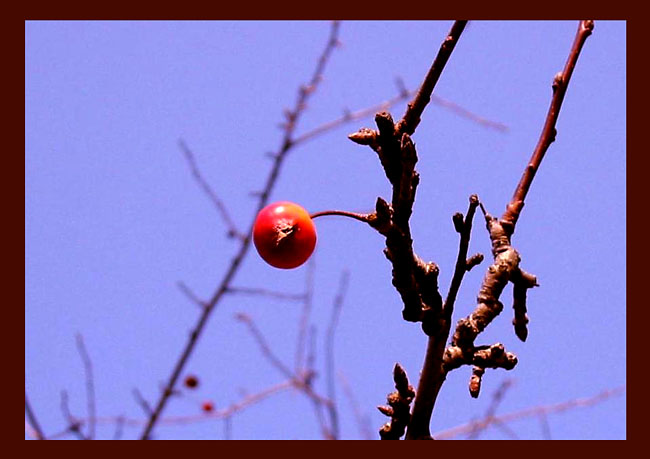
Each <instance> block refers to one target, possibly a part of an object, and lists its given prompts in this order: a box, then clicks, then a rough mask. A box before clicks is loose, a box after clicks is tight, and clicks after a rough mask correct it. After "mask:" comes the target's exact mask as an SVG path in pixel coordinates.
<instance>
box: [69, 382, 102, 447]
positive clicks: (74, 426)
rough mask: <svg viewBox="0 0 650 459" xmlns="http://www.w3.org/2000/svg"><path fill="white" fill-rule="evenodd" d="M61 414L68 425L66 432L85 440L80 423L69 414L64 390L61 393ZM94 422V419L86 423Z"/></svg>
mask: <svg viewBox="0 0 650 459" xmlns="http://www.w3.org/2000/svg"><path fill="white" fill-rule="evenodd" d="M61 413H62V414H63V418H64V419H65V420H66V422H67V423H68V427H67V432H69V433H73V434H75V435H76V436H77V437H78V438H79V439H81V440H87V438H86V436H85V435H84V434H83V432H82V431H81V424H82V423H81V421H80V420H79V419H77V418H75V417H74V416H73V415H72V413H71V412H70V406H69V404H68V392H67V391H65V390H62V391H61ZM88 422H89V423H90V422H93V423H94V422H95V418H93V419H92V421H91V420H89V421H88Z"/></svg>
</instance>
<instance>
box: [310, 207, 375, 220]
mask: <svg viewBox="0 0 650 459" xmlns="http://www.w3.org/2000/svg"><path fill="white" fill-rule="evenodd" d="M325 215H338V216H341V217H350V218H354V219H355V220H359V221H360V222H364V223H368V222H369V221H370V215H371V214H358V213H355V212H348V211H345V210H323V211H321V212H316V213H314V214H311V215H310V217H311V219H312V220H313V219H314V218H318V217H323V216H325Z"/></svg>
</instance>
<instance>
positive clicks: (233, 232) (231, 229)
mask: <svg viewBox="0 0 650 459" xmlns="http://www.w3.org/2000/svg"><path fill="white" fill-rule="evenodd" d="M178 146H179V147H180V149H181V151H182V152H183V156H185V159H186V160H187V163H188V165H189V166H190V171H191V172H192V176H193V177H194V180H196V182H197V183H198V184H199V186H200V187H201V189H202V190H203V191H204V192H205V194H206V195H207V196H208V197H209V198H210V200H211V201H212V203H213V204H214V205H215V207H216V208H217V210H218V211H219V213H220V214H221V218H222V219H223V221H224V223H225V224H226V227H227V228H228V236H229V237H236V238H238V239H244V235H243V234H241V233H240V232H239V231H238V230H237V226H236V225H235V223H234V222H233V220H232V218H231V217H230V214H229V213H228V210H226V206H225V204H224V203H223V201H222V200H221V199H219V197H218V196H217V194H216V193H215V192H214V190H213V189H212V187H211V186H210V185H209V184H208V182H207V181H206V180H205V178H203V174H201V171H200V170H199V167H198V166H197V164H196V159H195V158H194V153H192V150H190V148H189V147H188V146H187V144H186V143H185V141H184V140H183V139H180V140H179V141H178Z"/></svg>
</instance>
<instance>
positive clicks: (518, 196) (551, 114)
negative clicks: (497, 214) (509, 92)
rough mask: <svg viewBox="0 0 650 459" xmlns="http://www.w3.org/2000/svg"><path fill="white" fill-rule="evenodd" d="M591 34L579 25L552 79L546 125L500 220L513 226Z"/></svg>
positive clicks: (590, 26) (588, 28)
mask: <svg viewBox="0 0 650 459" xmlns="http://www.w3.org/2000/svg"><path fill="white" fill-rule="evenodd" d="M593 30H594V21H580V24H579V25H578V32H577V33H576V37H575V39H574V41H573V46H572V47H571V52H570V53H569V57H568V58H567V61H566V64H565V65H564V70H562V72H560V73H558V74H557V75H555V78H554V79H553V98H552V99H551V105H550V107H549V109H548V113H547V115H546V121H545V122H544V128H543V129H542V133H541V135H540V138H539V141H538V142H537V146H536V147H535V150H534V151H533V154H532V157H531V158H530V161H529V163H528V166H527V167H526V169H525V170H524V173H523V175H522V177H521V180H520V181H519V184H518V185H517V188H516V189H515V192H514V194H513V196H512V199H511V200H510V205H508V208H507V210H506V212H505V213H504V215H503V217H502V219H503V220H507V221H509V222H510V223H512V224H515V223H516V222H517V219H518V218H519V214H520V212H521V209H522V207H523V203H524V200H525V199H526V195H527V194H528V190H529V189H530V186H531V184H532V183H533V179H534V178H535V174H536V173H537V170H538V169H539V166H540V164H541V163H542V160H543V159H544V155H545V154H546V151H547V150H548V148H549V146H550V145H551V144H552V143H553V141H555V136H556V134H557V131H556V129H555V125H556V124H557V120H558V117H559V116H560V108H562V102H563V101H564V95H565V94H566V90H567V88H568V86H569V80H570V79H571V75H572V74H573V69H574V68H575V66H576V63H577V62H578V57H579V56H580V51H581V50H582V46H583V45H584V44H585V41H586V40H587V37H589V35H591V32H592V31H593Z"/></svg>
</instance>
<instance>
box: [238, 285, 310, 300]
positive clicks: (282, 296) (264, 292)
mask: <svg viewBox="0 0 650 459" xmlns="http://www.w3.org/2000/svg"><path fill="white" fill-rule="evenodd" d="M228 293H234V294H238V295H253V296H266V297H269V298H275V299H278V300H290V301H304V299H305V294H304V293H285V292H276V291H274V290H269V289H266V288H258V287H228Z"/></svg>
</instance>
